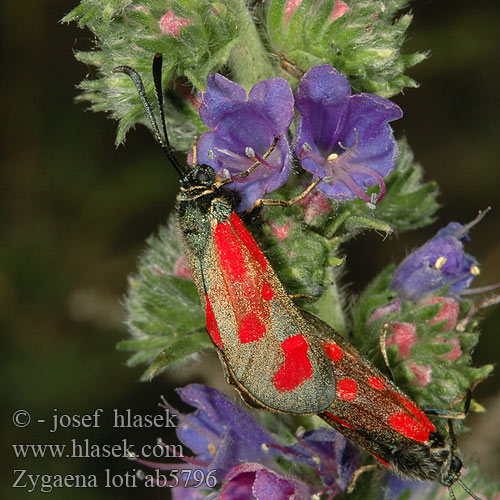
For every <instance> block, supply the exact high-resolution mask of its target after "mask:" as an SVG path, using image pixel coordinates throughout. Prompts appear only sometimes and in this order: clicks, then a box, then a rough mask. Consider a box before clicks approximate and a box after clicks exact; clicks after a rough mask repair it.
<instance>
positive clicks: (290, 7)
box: [284, 0, 302, 22]
mask: <svg viewBox="0 0 500 500" xmlns="http://www.w3.org/2000/svg"><path fill="white" fill-rule="evenodd" d="M301 3H302V0H287V2H286V5H285V14H284V18H285V22H288V21H290V18H291V17H292V16H293V15H294V14H295V11H296V10H297V9H298V7H299V5H300V4H301Z"/></svg>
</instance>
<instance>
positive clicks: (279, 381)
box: [273, 335, 313, 392]
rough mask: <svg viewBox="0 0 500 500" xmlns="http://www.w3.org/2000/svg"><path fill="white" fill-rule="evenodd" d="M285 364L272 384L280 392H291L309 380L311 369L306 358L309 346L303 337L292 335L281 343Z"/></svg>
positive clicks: (309, 362) (311, 373)
mask: <svg viewBox="0 0 500 500" xmlns="http://www.w3.org/2000/svg"><path fill="white" fill-rule="evenodd" d="M281 348H282V349H283V353H284V354H285V362H284V363H283V364H282V365H281V366H280V367H279V369H278V371H277V372H276V375H275V376H274V378H273V384H274V386H275V387H276V389H277V390H278V391H280V392H284V391H291V390H293V389H295V388H296V387H298V386H299V385H300V384H302V383H303V382H304V381H306V380H308V379H310V378H311V377H312V375H313V367H312V365H311V361H310V359H309V357H308V356H307V352H308V351H309V345H308V344H307V341H306V339H305V338H304V336H303V335H294V336H293V337H289V338H287V339H285V340H284V341H283V342H282V343H281Z"/></svg>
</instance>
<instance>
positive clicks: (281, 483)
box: [65, 0, 499, 500]
mask: <svg viewBox="0 0 500 500" xmlns="http://www.w3.org/2000/svg"><path fill="white" fill-rule="evenodd" d="M80 2H81V3H80V5H79V7H77V8H76V9H74V11H72V12H71V13H70V14H68V16H66V18H65V20H77V21H78V22H79V23H80V24H81V25H86V26H88V27H89V28H90V29H91V30H93V31H94V33H95V34H96V37H97V39H98V47H97V49H98V50H95V51H90V52H83V53H79V54H78V57H79V58H80V59H81V60H82V61H84V62H86V63H87V64H93V65H95V66H96V67H97V74H98V80H96V81H93V82H84V83H83V85H82V88H83V89H84V91H86V92H87V95H86V97H87V98H88V99H89V100H90V101H91V102H92V104H93V106H94V107H95V109H99V110H108V111H111V112H112V114H113V117H114V118H117V119H118V120H119V122H120V125H119V131H118V134H117V142H118V143H120V142H122V141H123V140H124V137H125V134H126V132H127V130H129V129H130V128H131V127H132V126H133V125H134V124H135V123H137V122H139V121H144V120H143V119H144V116H145V115H144V111H143V108H142V106H141V102H140V97H139V96H138V95H137V92H136V91H135V89H134V86H133V85H131V84H130V81H129V80H128V79H127V78H125V77H123V75H116V74H115V73H113V72H112V69H113V68H114V67H115V66H117V65H123V64H127V65H129V66H131V67H133V68H135V69H136V70H137V71H138V72H139V73H140V74H141V76H142V78H143V80H144V89H145V93H146V94H147V95H148V97H149V99H151V98H152V96H153V95H154V88H155V85H154V83H153V78H152V76H151V75H150V74H149V72H148V71H147V70H146V68H148V67H149V66H150V62H151V59H152V57H153V54H154V53H157V52H160V53H163V54H164V55H165V56H166V57H165V63H164V65H163V66H164V68H163V71H164V72H163V79H162V80H163V86H164V88H165V89H166V91H165V92H164V95H163V98H164V104H165V106H164V108H165V109H164V111H165V116H166V126H167V129H168V133H169V136H170V140H171V143H172V145H173V146H174V147H175V148H177V149H182V150H183V151H186V152H187V151H188V150H189V149H191V147H192V145H193V143H194V142H195V138H198V140H197V141H196V148H195V149H194V150H193V153H192V157H191V159H195V160H196V163H198V164H206V165H209V166H211V167H212V168H213V169H214V171H215V173H216V175H217V181H218V183H219V185H225V186H226V187H227V188H229V189H232V190H236V191H238V192H239V194H240V198H241V203H240V205H239V207H236V209H237V210H238V211H239V212H246V211H251V209H252V207H253V206H254V204H255V202H256V201H257V200H258V199H261V198H263V197H265V196H266V195H267V194H268V193H271V192H273V191H275V190H277V189H280V193H279V195H277V197H278V196H279V197H280V198H283V199H294V198H295V199H296V200H297V201H298V203H296V204H295V205H293V206H288V207H285V208H283V207H279V209H278V208H273V207H268V208H266V209H265V210H263V211H262V212H261V213H259V214H258V217H259V224H253V227H251V228H250V229H251V231H252V232H254V233H255V237H256V239H257V240H258V244H259V245H260V246H261V248H262V251H263V252H265V254H266V257H267V258H268V260H269V262H270V264H271V265H272V268H273V270H274V271H275V272H276V274H277V275H278V278H279V280H280V281H281V283H282V284H283V285H284V288H285V289H286V291H287V292H288V293H290V294H293V295H295V296H296V297H299V298H306V308H308V309H309V310H312V311H313V312H314V313H315V314H316V315H317V316H318V317H320V318H321V319H322V320H324V321H326V322H327V323H329V324H331V325H332V326H333V327H335V328H336V329H337V330H338V331H339V332H340V333H342V334H343V333H346V334H350V336H351V337H352V338H353V339H354V343H355V344H356V346H357V347H359V348H360V350H361V351H364V352H366V353H370V354H373V355H374V356H375V354H374V353H376V352H378V347H379V344H380V342H379V341H380V337H381V333H382V334H383V336H382V339H383V338H385V346H386V348H387V357H384V359H388V361H389V364H390V365H391V369H392V371H393V372H394V375H395V378H396V382H397V385H398V386H400V387H401V388H402V389H403V390H404V391H406V392H407V393H408V394H409V395H410V396H411V397H412V398H413V399H414V400H415V402H416V403H417V404H418V405H419V406H420V407H422V408H426V407H427V408H443V409H444V408H448V407H449V405H450V402H454V401H460V400H461V399H462V398H463V396H464V394H466V393H467V391H468V390H469V389H470V388H471V387H473V386H474V385H475V384H476V383H477V382H478V381H479V380H481V379H482V378H484V377H486V376H488V374H489V373H490V372H491V369H492V367H491V366H490V365H486V366H482V367H475V366H473V365H472V363H471V353H472V350H473V349H474V347H475V345H476V343H477V340H478V332H477V330H476V323H477V322H475V321H474V318H475V313H476V312H477V311H478V310H479V309H481V307H483V306H484V305H485V304H486V305H488V304H492V303H494V302H495V300H497V301H498V300H499V299H491V300H490V301H489V302H488V301H484V300H483V301H478V302H474V301H473V300H471V298H470V297H471V293H472V292H474V290H472V289H471V288H470V286H471V284H472V282H473V280H474V279H475V277H476V276H477V275H478V273H479V264H478V261H477V260H476V259H475V258H474V257H472V256H471V255H468V254H467V253H465V251H464V244H465V243H466V242H467V241H468V232H469V230H470V228H471V227H472V225H473V224H468V225H462V224H459V223H457V222H452V223H450V224H448V225H447V226H446V227H444V228H443V229H441V230H440V231H439V232H438V233H437V234H436V235H435V236H434V237H433V238H432V239H431V240H430V241H428V242H427V243H425V244H424V245H422V246H421V247H420V248H418V249H416V250H415V251H413V252H412V253H411V254H410V255H408V257H407V258H406V259H404V260H403V262H401V264H400V265H399V266H397V268H395V267H388V268H387V269H386V270H384V271H382V272H381V273H379V275H378V276H376V277H375V278H374V280H373V282H372V283H371V284H370V285H368V286H367V287H366V289H365V290H364V291H363V292H362V293H361V294H360V295H359V296H358V297H346V292H345V287H343V286H342V283H341V282H340V275H341V273H339V272H336V268H337V267H340V266H341V265H343V264H344V263H345V262H349V256H348V255H347V256H346V252H345V249H344V248H343V245H344V244H345V242H347V241H348V240H349V239H352V238H354V237H355V236H357V235H359V234H360V233H361V232H362V231H366V230H375V231H380V232H383V233H385V234H386V235H388V234H390V233H391V232H397V233H401V232H403V231H405V230H409V229H416V228H420V227H423V226H425V225H427V224H430V223H431V222H432V220H433V219H434V216H435V211H436V210H437V208H438V204H437V202H436V194H437V186H436V184H435V183H433V182H432V181H431V182H423V181H422V178H423V169H422V167H421V166H420V165H419V164H418V163H417V162H416V161H415V160H414V157H413V153H412V151H411V149H410V147H409V146H408V145H407V144H406V142H405V140H404V139H401V140H399V141H398V142H396V140H395V138H394V136H393V132H392V130H391V127H390V123H391V122H393V121H394V120H397V119H399V118H401V116H402V111H401V109H400V108H399V107H398V106H397V105H395V104H394V103H393V102H391V101H389V100H388V98H390V97H392V96H394V95H395V94H397V93H398V92H400V91H401V90H402V89H403V88H404V87H408V86H416V83H415V82H414V81H413V80H412V79H411V78H409V77H408V76H406V75H405V74H404V72H405V70H406V68H408V67H410V66H413V65H414V64H416V63H417V62H419V61H420V60H422V59H423V58H424V57H425V56H424V55H422V54H403V53H402V51H401V45H402V43H403V41H404V38H405V36H404V35H405V31H406V29H407V28H408V25H409V23H410V20H411V16H410V15H408V14H406V15H401V14H400V13H401V12H402V9H403V8H404V7H406V4H407V2H406V0H380V1H377V2H366V1H361V0H349V1H347V0H346V1H341V0H325V1H317V2H316V1H312V0H266V1H265V2H245V1H244V0H236V1H233V0H218V1H217V2H214V1H212V0H201V1H199V2H192V1H191V0H176V1H175V2H173V1H167V2H165V1H164V0H148V1H147V2H145V3H144V2H143V3H144V5H143V4H142V3H141V4H140V5H139V4H137V2H111V3H109V2H108V3H109V5H108V6H107V8H106V9H102V1H101V0H80ZM125 4H126V5H125ZM249 5H252V6H255V8H256V9H259V8H261V7H263V6H265V9H262V11H261V12H260V13H259V15H254V12H250V11H249V8H248V6H249ZM264 10H265V12H264ZM264 33H265V39H263V34H264ZM167 54H168V57H167ZM156 83H157V82H156ZM167 83H168V86H167ZM353 89H354V91H353ZM141 98H144V94H142V92H141ZM153 121H154V120H153ZM153 128H154V126H153ZM292 174H294V175H292ZM295 174H298V175H295ZM311 181H314V182H315V183H317V186H316V188H315V189H314V190H313V191H312V192H309V194H308V196H304V197H301V196H299V193H301V192H303V190H304V188H306V186H307V185H309V184H311ZM375 209H376V210H375ZM248 219H251V217H248ZM176 227H177V226H176V225H175V224H173V223H172V224H170V225H169V226H168V227H166V228H162V229H161V230H160V232H159V235H158V236H157V237H153V238H151V239H150V240H149V241H148V244H149V248H148V250H147V252H146V254H145V255H144V257H143V258H142V259H141V261H140V265H139V272H138V274H137V276H134V277H133V278H131V280H130V290H129V295H128V297H127V303H126V306H127V309H128V312H129V315H128V324H129V327H130V330H131V332H132V335H133V339H131V340H128V341H123V342H122V343H121V344H120V345H121V347H122V348H125V349H129V350H133V351H137V352H136V354H134V356H133V357H132V358H131V364H138V363H140V362H141V361H142V362H144V361H148V362H149V363H150V364H151V367H150V369H149V371H148V372H147V373H146V374H145V378H148V377H150V376H152V375H155V374H158V373H160V372H161V371H162V370H164V369H165V368H167V367H168V368H172V367H176V366H181V365H182V364H183V363H186V362H189V361H190V360H191V357H192V356H193V355H195V354H196V353H198V352H200V351H203V350H206V349H213V348H214V346H213V344H212V342H211V340H210V337H209V336H208V335H206V332H205V330H204V328H205V320H206V314H205V311H204V310H203V308H202V306H201V304H200V300H199V297H198V292H197V289H196V285H195V283H194V281H193V275H194V276H195V278H196V277H198V278H199V272H192V271H196V270H194V269H193V270H191V269H190V268H189V263H188V260H187V259H186V256H185V255H183V253H182V249H181V248H180V246H179V244H178V243H177V242H178V241H179V238H178V232H177V229H176ZM200 240H201V239H200ZM206 242H207V243H206V244H207V245H212V244H214V242H213V241H211V240H210V239H209V238H207V239H206ZM200 243H204V241H203V240H201V241H200ZM387 244H388V242H386V243H385V245H387ZM386 248H387V247H386ZM200 252H201V251H200ZM387 253H389V254H390V250H388V252H387ZM259 255H260V254H259ZM194 257H195V258H196V257H197V255H195V256H194ZM198 257H199V256H198ZM190 261H191V262H192V260H191V259H190ZM205 264H206V265H207V267H209V266H210V265H214V263H213V262H205V263H204V265H205ZM266 265H267V264H266ZM201 272H202V273H204V272H205V269H202V270H201ZM207 272H210V269H207ZM198 278H196V280H195V281H197V282H199V281H200V280H199V279H198ZM208 281H210V280H208ZM491 289H493V287H483V288H481V289H479V290H475V291H476V292H478V291H480V292H484V291H488V290H491ZM202 300H203V299H202ZM298 300H300V299H298ZM346 304H349V308H347V307H346ZM251 306H252V302H251V301H250V307H251ZM382 344H383V343H382ZM235 347H239V346H235ZM179 394H180V396H181V398H182V399H183V400H184V401H185V402H186V403H188V404H190V405H192V406H194V407H196V410H195V411H194V412H193V413H190V414H185V415H183V414H180V413H179V412H177V411H176V410H175V409H173V408H171V410H172V411H173V412H174V413H177V414H178V415H179V427H178V429H177V435H178V438H179V440H180V441H181V442H182V443H183V445H185V446H188V447H189V448H190V449H191V450H192V454H193V456H191V457H184V456H179V457H178V458H179V460H182V461H183V462H184V463H182V467H180V464H178V463H177V464H156V463H151V462H148V461H145V460H142V459H141V458H140V457H136V458H135V459H136V460H137V462H139V463H141V464H143V465H144V466H145V467H153V468H157V469H159V470H166V471H169V470H172V469H180V468H182V469H191V470H194V469H197V470H202V471H203V472H204V473H206V476H205V477H208V473H209V472H210V471H214V474H215V478H216V480H217V485H215V486H214V485H213V484H212V483H211V482H210V483H209V482H208V481H206V482H205V484H204V485H203V487H202V488H194V486H196V485H195V484H191V485H188V486H193V487H188V488H179V487H175V488H174V489H173V496H174V499H176V500H179V499H191V500H194V499H201V498H205V496H207V495H208V498H215V497H218V498H221V499H223V500H230V499H235V498H238V499H241V500H244V499H249V500H250V499H251V500H255V499H257V500H265V499H267V498H278V499H283V500H285V499H287V500H292V499H302V498H311V496H312V497H313V498H318V499H319V498H320V497H322V498H328V500H331V499H332V498H334V497H335V496H336V495H337V494H338V493H340V492H345V491H346V489H347V485H348V484H349V481H350V480H351V478H352V476H353V474H354V471H355V469H356V468H357V467H358V465H359V463H358V451H357V448H355V447H354V446H353V445H352V444H351V443H350V442H349V441H348V440H346V439H345V438H344V437H343V436H342V435H340V434H338V433H336V432H335V431H333V430H331V429H324V428H320V427H318V425H317V424H316V423H315V420H314V419H313V418H311V417H309V416H301V417H293V418H292V417H288V420H287V418H280V417H279V416H276V415H267V417H266V420H265V421H266V424H269V425H268V426H267V428H266V427H264V425H262V424H261V423H258V422H257V421H256V420H254V419H253V418H252V417H250V416H249V414H247V413H246V412H245V411H243V410H242V409H241V408H239V407H237V406H235V405H234V404H233V403H232V402H231V401H230V400H228V399H227V398H226V397H225V396H223V395H222V394H221V393H219V392H218V391H215V390H214V389H210V388H208V387H204V386H200V385H189V386H187V387H185V388H183V389H180V390H179ZM456 409H458V405H456ZM460 409H461V408H460ZM278 419H279V420H278ZM299 420H300V424H301V425H304V426H305V427H307V429H308V430H307V431H305V430H304V429H302V428H300V425H299V424H298V423H297V422H298V421H299ZM263 421H264V419H263ZM436 426H439V423H436ZM457 427H458V430H460V424H458V426H457ZM268 429H269V430H268ZM165 446H167V445H165ZM146 477H150V476H146ZM364 477H366V476H365V475H363V476H362V479H360V481H362V482H363V481H364V482H365V484H364V485H362V487H361V488H360V490H358V491H360V493H359V494H357V491H356V490H355V492H354V494H353V499H354V498H366V495H367V491H368V488H369V487H370V486H368V483H367V482H366V480H365V479H364ZM151 480H152V481H156V483H157V484H158V485H163V484H165V483H164V482H162V481H160V480H158V479H154V477H151ZM370 480H372V481H375V483H376V485H377V488H378V489H379V490H382V491H383V492H384V498H386V499H391V500H392V499H394V500H396V499H399V498H401V497H403V498H411V499H415V500H416V499H417V498H422V497H426V498H438V497H436V495H440V493H436V491H437V490H436V489H435V486H434V485H429V484H424V485H420V486H417V485H415V484H411V483H409V482H408V481H405V480H404V479H396V478H394V477H392V476H390V475H389V473H388V474H387V475H386V476H385V477H384V476H383V475H378V476H372V478H371V479H370ZM167 481H168V480H167ZM363 488H364V489H363ZM408 489H410V490H411V491H410V492H408V491H407V490H408ZM494 493H495V494H496V493H498V491H496V490H495V491H494ZM490 496H493V494H492V495H490ZM370 497H371V498H373V495H372V496H370Z"/></svg>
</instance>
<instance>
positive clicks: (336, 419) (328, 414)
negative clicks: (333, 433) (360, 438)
mask: <svg viewBox="0 0 500 500" xmlns="http://www.w3.org/2000/svg"><path fill="white" fill-rule="evenodd" d="M325 415H326V416H327V417H328V418H331V419H332V420H335V421H336V422H338V423H339V424H340V425H343V426H344V427H348V428H349V429H354V427H353V426H352V425H350V424H348V423H347V422H345V421H344V420H342V419H341V418H339V417H337V415H334V414H333V413H330V412H329V411H327V412H325Z"/></svg>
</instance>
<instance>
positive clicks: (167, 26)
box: [160, 10, 193, 38]
mask: <svg viewBox="0 0 500 500" xmlns="http://www.w3.org/2000/svg"><path fill="white" fill-rule="evenodd" d="M192 23H193V21H192V20H191V19H186V18H184V17H179V16H178V15H176V14H174V13H173V12H172V11H171V10H169V11H168V12H167V13H166V14H165V15H164V16H163V17H162V18H161V19H160V29H161V32H162V33H163V34H164V35H169V36H174V37H175V38H178V37H179V30H180V29H181V28H184V26H188V25H189V24H192Z"/></svg>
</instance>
